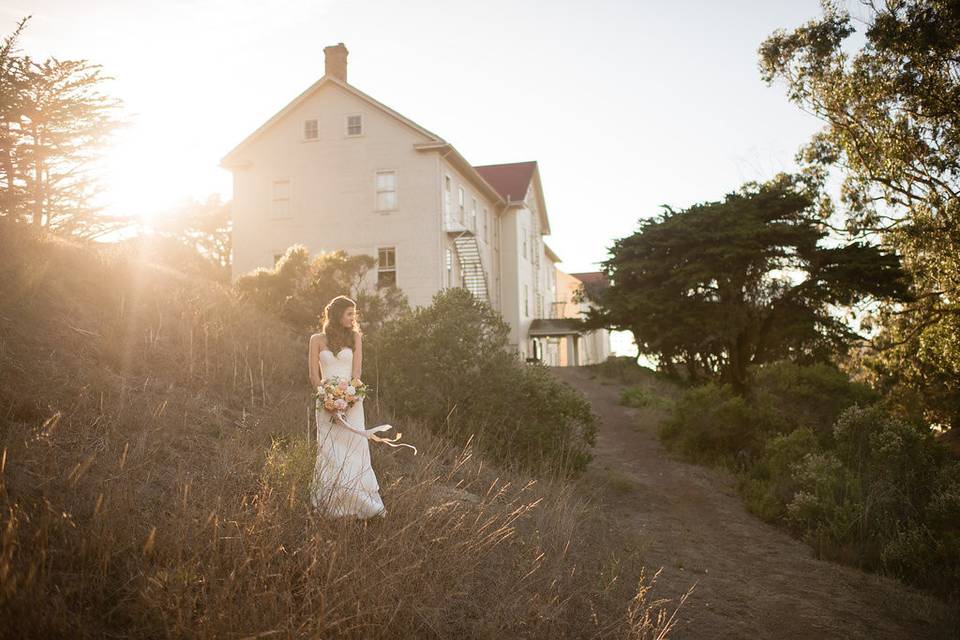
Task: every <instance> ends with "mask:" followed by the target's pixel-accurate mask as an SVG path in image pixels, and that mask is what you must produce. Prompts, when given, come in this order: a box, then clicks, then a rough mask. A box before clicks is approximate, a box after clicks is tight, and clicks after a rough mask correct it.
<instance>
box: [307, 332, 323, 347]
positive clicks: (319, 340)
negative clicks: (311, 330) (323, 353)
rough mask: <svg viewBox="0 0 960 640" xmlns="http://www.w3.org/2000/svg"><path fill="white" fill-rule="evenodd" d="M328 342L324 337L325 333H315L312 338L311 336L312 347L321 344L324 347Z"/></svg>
mask: <svg viewBox="0 0 960 640" xmlns="http://www.w3.org/2000/svg"><path fill="white" fill-rule="evenodd" d="M326 341H327V336H326V335H324V334H323V333H315V334H313V335H312V336H310V344H311V345H314V344H319V345H320V346H323V345H324V344H325V343H326Z"/></svg>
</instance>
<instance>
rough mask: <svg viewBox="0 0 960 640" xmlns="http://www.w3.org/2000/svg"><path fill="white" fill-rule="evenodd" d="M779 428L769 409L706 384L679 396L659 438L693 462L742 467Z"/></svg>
mask: <svg viewBox="0 0 960 640" xmlns="http://www.w3.org/2000/svg"><path fill="white" fill-rule="evenodd" d="M778 426H779V425H778V423H777V416H776V415H775V413H774V412H773V411H772V410H771V409H770V407H768V406H765V405H764V406H756V405H753V404H750V403H749V402H748V401H747V400H746V399H745V398H743V397H741V396H738V395H736V394H734V392H733V389H732V388H731V387H730V386H729V385H717V384H714V383H708V384H705V385H703V386H700V387H695V388H693V389H690V390H688V391H686V392H685V393H683V394H682V395H681V396H680V398H679V399H678V400H677V401H676V402H675V403H674V406H673V411H672V412H671V415H670V416H669V417H668V418H667V420H666V421H665V422H664V425H663V428H662V429H661V437H662V438H663V440H664V442H665V443H666V444H667V445H668V446H670V447H671V448H672V449H675V450H677V451H679V452H681V453H682V454H684V455H686V456H687V457H689V458H691V459H693V460H698V461H703V462H732V461H738V462H739V463H740V464H741V465H742V464H745V462H746V461H749V460H752V459H753V458H754V457H755V456H756V455H757V454H758V453H759V452H760V450H761V449H762V448H763V445H764V442H765V440H766V437H767V435H766V434H767V433H769V432H775V431H776V430H777V429H778Z"/></svg>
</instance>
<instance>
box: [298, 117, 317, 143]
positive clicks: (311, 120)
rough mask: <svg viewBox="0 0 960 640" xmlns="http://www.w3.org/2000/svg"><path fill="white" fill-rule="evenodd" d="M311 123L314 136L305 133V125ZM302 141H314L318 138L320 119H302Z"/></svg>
mask: <svg viewBox="0 0 960 640" xmlns="http://www.w3.org/2000/svg"><path fill="white" fill-rule="evenodd" d="M311 122H312V123H313V126H314V134H315V135H314V136H313V137H312V138H311V137H310V136H308V135H307V125H308V124H309V123H311ZM300 133H301V135H302V137H303V141H304V142H316V141H317V140H319V139H320V120H319V119H317V118H307V119H306V120H304V121H303V129H302V130H301V131H300Z"/></svg>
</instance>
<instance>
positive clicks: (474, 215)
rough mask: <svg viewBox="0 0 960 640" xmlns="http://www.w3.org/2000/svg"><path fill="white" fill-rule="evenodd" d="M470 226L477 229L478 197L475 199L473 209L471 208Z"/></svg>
mask: <svg viewBox="0 0 960 640" xmlns="http://www.w3.org/2000/svg"><path fill="white" fill-rule="evenodd" d="M470 228H471V229H473V230H474V232H476V230H477V199H476V198H474V199H473V209H471V210H470Z"/></svg>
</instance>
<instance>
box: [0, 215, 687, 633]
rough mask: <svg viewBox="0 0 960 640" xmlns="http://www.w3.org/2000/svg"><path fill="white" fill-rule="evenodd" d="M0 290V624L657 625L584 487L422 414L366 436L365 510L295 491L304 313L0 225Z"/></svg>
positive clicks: (302, 427)
mask: <svg viewBox="0 0 960 640" xmlns="http://www.w3.org/2000/svg"><path fill="white" fill-rule="evenodd" d="M0 300H2V301H3V306H2V307H0V620H2V621H3V623H2V624H0V636H2V637H9V638H20V637H43V638H56V637H70V638H102V637H151V638H153V637H217V638H222V637H237V638H241V637H249V638H253V637H258V638H271V637H348V638H349V637H363V638H373V637H376V638H399V637H418V638H446V637H456V638H460V637H477V638H484V637H504V636H506V637H529V638H558V637H577V638H584V637H587V638H589V637H597V638H600V637H635V638H654V637H665V635H666V633H667V632H668V631H669V629H670V627H671V626H672V624H673V619H672V618H671V617H669V616H668V615H667V607H668V603H666V602H664V601H655V600H653V599H652V598H651V596H650V586H651V580H648V579H647V578H646V577H644V575H643V573H642V566H641V560H642V559H641V558H639V557H637V556H636V555H631V554H619V553H617V552H616V551H615V550H616V549H618V548H622V546H623V545H622V539H623V536H625V535H626V533H625V532H622V531H620V530H619V529H618V528H617V527H616V526H615V523H612V522H610V521H608V520H607V519H606V516H605V515H604V514H603V512H602V511H600V510H599V509H598V504H597V498H596V497H595V495H594V494H592V493H591V492H590V491H589V490H588V489H587V487H585V486H583V485H579V484H575V483H570V482H565V481H562V480H560V479H559V478H558V477H557V476H554V475H551V474H550V473H547V474H544V475H542V476H540V477H531V476H523V475H520V474H518V473H516V472H507V471H502V470H499V469H497V468H496V467H494V466H493V465H491V464H490V462H489V460H485V459H484V458H483V457H482V456H481V455H479V454H478V453H477V452H476V451H474V448H473V443H468V444H467V446H465V447H455V446H453V445H451V444H450V443H449V442H448V441H446V440H444V439H443V438H442V437H439V436H437V435H435V434H434V432H433V430H431V429H430V428H428V427H429V425H425V424H420V423H406V424H403V425H402V429H401V430H402V431H403V432H404V440H405V441H410V442H414V443H416V444H417V447H418V449H419V452H420V453H419V455H417V456H411V455H410V453H409V452H408V451H407V450H405V449H404V450H393V449H391V450H387V449H386V448H379V447H377V446H376V445H375V444H374V445H373V446H372V449H373V451H372V455H373V465H374V468H375V469H376V471H377V474H378V478H379V479H380V483H381V493H382V495H383V497H384V500H385V502H386V504H387V508H388V516H387V517H386V518H385V519H382V520H381V519H376V520H371V521H356V520H330V519H325V518H321V517H319V516H318V515H316V514H315V513H313V512H312V511H311V510H310V508H309V506H308V504H309V503H308V497H307V496H308V493H307V492H308V489H309V482H310V479H311V474H312V471H313V464H314V458H315V444H314V443H313V442H312V441H311V440H310V439H309V438H308V434H309V433H311V432H312V429H313V425H312V423H311V422H310V389H309V385H308V383H307V381H306V367H305V357H306V336H297V335H292V334H291V332H290V331H289V330H288V329H286V328H284V327H283V326H282V325H281V324H279V323H278V322H276V321H274V320H273V319H271V318H270V317H268V316H265V315H262V314H259V313H258V312H256V311H255V310H254V309H251V308H249V307H246V306H242V305H240V304H238V303H237V301H236V300H235V298H234V296H233V293H232V291H230V290H229V288H224V287H221V286H218V285H215V284H213V283H210V282H205V281H198V280H193V279H190V278H187V277H185V276H183V275H181V274H179V273H177V272H175V271H172V270H169V269H166V268H164V267H161V266H157V265H149V264H144V263H142V262H139V261H138V260H137V259H136V256H124V255H118V254H116V253H115V252H113V251H112V250H111V249H109V248H94V247H91V246H81V245H74V244H70V243H67V242H64V241H58V240H53V239H46V238H33V237H30V236H29V235H26V234H24V233H23V232H22V231H21V230H20V229H19V228H16V227H13V228H6V227H4V226H3V225H0ZM381 366H385V365H384V363H381ZM368 417H369V419H370V420H386V419H389V418H390V416H389V415H386V414H385V415H382V416H377V415H375V412H374V411H373V407H370V408H368Z"/></svg>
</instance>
